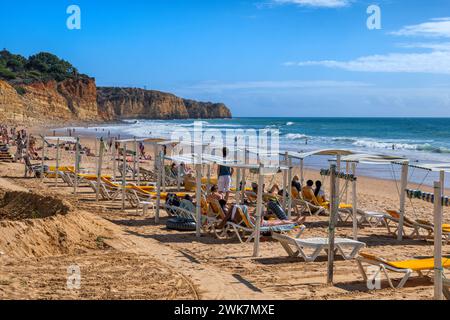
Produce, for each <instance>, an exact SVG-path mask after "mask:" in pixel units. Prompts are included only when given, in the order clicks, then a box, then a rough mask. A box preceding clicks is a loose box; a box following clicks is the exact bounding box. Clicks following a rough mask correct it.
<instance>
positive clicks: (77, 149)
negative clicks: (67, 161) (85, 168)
mask: <svg viewBox="0 0 450 320" xmlns="http://www.w3.org/2000/svg"><path fill="white" fill-rule="evenodd" d="M75 143H76V145H75V178H74V180H73V193H74V194H75V195H76V194H77V193H78V175H79V174H80V137H77V141H76V142H75Z"/></svg>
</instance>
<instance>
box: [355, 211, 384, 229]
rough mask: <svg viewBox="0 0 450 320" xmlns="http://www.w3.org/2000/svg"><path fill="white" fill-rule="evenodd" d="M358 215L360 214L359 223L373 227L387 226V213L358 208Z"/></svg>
mask: <svg viewBox="0 0 450 320" xmlns="http://www.w3.org/2000/svg"><path fill="white" fill-rule="evenodd" d="M358 215H359V216H360V218H359V220H358V224H359V225H361V226H362V225H365V224H367V225H369V226H370V227H372V228H376V227H386V218H388V216H387V215H386V213H382V212H376V211H367V212H366V211H363V210H359V209H358Z"/></svg>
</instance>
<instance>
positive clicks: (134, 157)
mask: <svg viewBox="0 0 450 320" xmlns="http://www.w3.org/2000/svg"><path fill="white" fill-rule="evenodd" d="M136 160H137V141H136V137H134V154H133V181H136Z"/></svg>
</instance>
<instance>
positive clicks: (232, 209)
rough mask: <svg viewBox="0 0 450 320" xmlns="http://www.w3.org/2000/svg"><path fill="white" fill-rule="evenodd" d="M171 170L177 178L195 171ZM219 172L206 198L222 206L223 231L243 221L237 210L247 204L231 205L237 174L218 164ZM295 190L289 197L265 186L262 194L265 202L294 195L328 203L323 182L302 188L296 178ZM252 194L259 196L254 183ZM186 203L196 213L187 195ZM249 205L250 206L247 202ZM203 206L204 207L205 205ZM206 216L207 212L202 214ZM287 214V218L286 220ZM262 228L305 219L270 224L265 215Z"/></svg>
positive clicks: (310, 200) (273, 187) (173, 165)
mask: <svg viewBox="0 0 450 320" xmlns="http://www.w3.org/2000/svg"><path fill="white" fill-rule="evenodd" d="M227 152H228V150H227V149H226V148H223V150H222V153H223V158H224V159H226V157H227ZM170 169H171V171H172V173H173V174H174V175H175V176H177V175H178V174H179V171H181V174H182V175H187V174H191V173H192V172H191V171H190V170H189V169H188V168H187V167H186V166H185V165H184V163H182V164H180V170H179V168H178V167H177V166H176V164H172V165H171V168H170ZM217 172H218V183H217V185H213V186H211V189H210V190H209V193H208V196H207V197H206V199H205V201H206V203H207V204H209V205H212V206H213V207H214V206H215V205H218V206H220V208H216V209H219V210H221V211H222V212H223V215H224V217H223V219H222V222H221V223H220V224H219V226H218V228H219V229H221V228H223V227H224V226H225V225H226V223H227V222H234V223H237V224H239V223H241V222H242V219H243V217H242V215H240V214H237V211H238V210H247V205H245V204H244V205H239V204H234V203H231V202H230V201H229V200H230V192H231V182H232V176H233V173H234V169H233V168H231V167H227V166H222V165H219V166H218V168H217ZM291 183H292V189H293V191H295V192H292V195H288V193H287V191H284V190H282V189H281V188H280V187H279V186H278V185H277V184H274V185H273V186H272V187H270V188H269V189H268V190H265V189H266V186H265V185H263V194H264V200H265V201H273V202H276V203H277V204H279V203H278V196H283V193H286V195H287V196H288V197H289V196H292V197H294V196H295V194H298V195H299V196H300V194H301V197H302V198H303V200H305V201H308V202H310V203H311V204H313V205H316V206H324V205H326V204H327V199H326V196H325V192H324V191H323V188H322V182H321V181H316V182H315V183H314V181H312V180H308V181H307V183H306V185H305V186H303V187H302V185H301V183H300V178H299V177H298V176H295V177H294V178H293V179H292V182H291ZM252 191H253V197H255V198H256V195H257V193H258V184H257V183H252ZM249 196H252V195H250V194H247V197H249ZM183 200H184V203H185V206H186V207H185V209H188V210H191V211H195V203H194V201H193V199H192V197H190V196H186V197H185V199H183ZM247 204H248V203H247ZM202 207H203V206H202ZM203 214H207V212H203ZM249 216H250V218H251V219H252V220H253V221H252V222H253V223H255V222H256V219H255V217H253V216H251V215H249ZM287 216H288V215H286V217H287ZM261 218H262V221H261V225H263V226H264V225H283V224H293V223H294V224H302V223H303V222H304V221H305V218H304V217H302V216H301V215H299V216H298V217H296V218H294V219H289V218H286V219H282V220H271V221H267V220H265V218H267V216H266V215H264V214H263V216H262V217H261Z"/></svg>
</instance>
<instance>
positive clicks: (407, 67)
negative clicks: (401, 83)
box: [285, 47, 450, 74]
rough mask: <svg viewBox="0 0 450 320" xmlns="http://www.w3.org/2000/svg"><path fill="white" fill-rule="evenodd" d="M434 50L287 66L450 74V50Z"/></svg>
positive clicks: (305, 62) (289, 63)
mask: <svg viewBox="0 0 450 320" xmlns="http://www.w3.org/2000/svg"><path fill="white" fill-rule="evenodd" d="M443 49H444V48H440V50H433V51H431V52H427V53H391V54H387V55H372V56H366V57H361V58H358V59H355V60H350V61H336V60H322V61H302V62H297V63H295V62H288V63H286V64H285V65H286V66H301V67H304V66H323V67H328V68H339V69H344V70H348V71H360V72H361V71H364V72H408V73H434V74H450V50H449V48H448V47H447V49H446V50H443Z"/></svg>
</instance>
